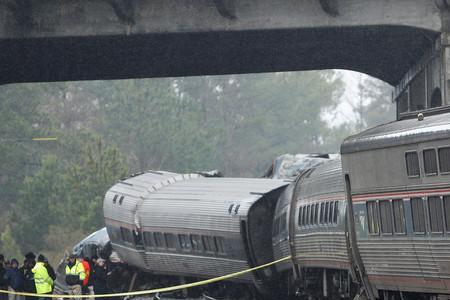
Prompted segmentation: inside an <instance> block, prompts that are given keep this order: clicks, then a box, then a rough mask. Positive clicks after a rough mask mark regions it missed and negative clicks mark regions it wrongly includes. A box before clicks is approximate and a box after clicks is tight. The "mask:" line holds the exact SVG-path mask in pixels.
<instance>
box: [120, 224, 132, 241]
mask: <svg viewBox="0 0 450 300" xmlns="http://www.w3.org/2000/svg"><path fill="white" fill-rule="evenodd" d="M120 234H121V235H122V241H124V242H125V243H129V244H133V234H132V233H131V230H129V229H127V228H124V227H120Z"/></svg>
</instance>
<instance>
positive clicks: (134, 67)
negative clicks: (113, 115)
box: [0, 0, 448, 85]
mask: <svg viewBox="0 0 450 300" xmlns="http://www.w3.org/2000/svg"><path fill="white" fill-rule="evenodd" d="M447 6H448V5H447V2H446V1H445V0H435V2H433V1H429V0H379V1H373V0H340V1H336V0H284V1H279V2H277V1H275V2H274V1H273V0H240V1H237V0H164V1H156V0H155V1H147V0H90V1H84V0H66V1H56V0H0V66H1V68H0V83H10V82H34V81H63V80H91V79H119V78H143V77H163V76H188V75H206V74H230V73H255V72H271V71H294V70H317V69H330V68H341V69H349V70H355V71H360V72H364V73H367V74H370V75H372V76H374V77H378V78H380V79H382V80H385V81H387V82H389V83H391V84H394V85H395V84H397V83H398V82H399V81H400V80H401V78H402V76H403V75H404V74H405V73H406V72H407V71H408V69H410V68H411V66H412V65H414V64H415V63H416V62H417V61H418V60H419V59H420V58H421V57H423V55H424V53H425V52H426V51H427V50H428V49H430V48H431V47H432V46H433V45H434V43H435V40H436V37H437V36H439V33H440V31H441V27H442V21H441V20H442V18H441V15H442V13H441V12H442V10H446V9H447Z"/></svg>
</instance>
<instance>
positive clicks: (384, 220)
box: [378, 200, 393, 234]
mask: <svg viewBox="0 0 450 300" xmlns="http://www.w3.org/2000/svg"><path fill="white" fill-rule="evenodd" d="M378 205H379V207H380V221H381V222H380V223H381V233H387V234H392V227H393V226H392V206H391V201H389V200H382V201H380V202H379V203H378Z"/></svg>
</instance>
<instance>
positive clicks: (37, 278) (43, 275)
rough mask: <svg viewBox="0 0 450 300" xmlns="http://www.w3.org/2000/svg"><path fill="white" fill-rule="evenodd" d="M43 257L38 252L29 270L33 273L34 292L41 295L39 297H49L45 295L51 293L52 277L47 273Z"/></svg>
mask: <svg viewBox="0 0 450 300" xmlns="http://www.w3.org/2000/svg"><path fill="white" fill-rule="evenodd" d="M44 261H45V257H44V256H43V255H42V254H39V256H38V261H37V263H36V265H35V266H34V268H33V269H32V270H31V272H33V274H34V284H35V285H36V293H37V294H39V295H42V296H40V297H39V299H42V300H44V299H49V298H47V297H45V295H48V294H51V293H52V286H53V279H52V278H51V277H50V275H48V272H47V268H46V267H45V264H44Z"/></svg>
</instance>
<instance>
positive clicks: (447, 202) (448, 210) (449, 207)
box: [442, 196, 450, 232]
mask: <svg viewBox="0 0 450 300" xmlns="http://www.w3.org/2000/svg"><path fill="white" fill-rule="evenodd" d="M442 199H443V200H444V213H445V225H446V229H447V232H450V196H444V197H443V198H442Z"/></svg>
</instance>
